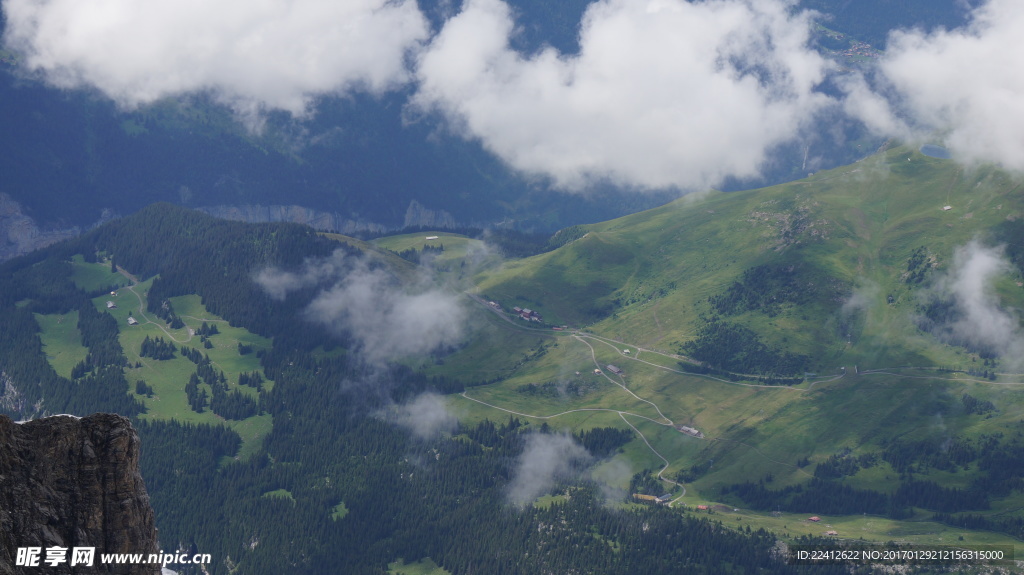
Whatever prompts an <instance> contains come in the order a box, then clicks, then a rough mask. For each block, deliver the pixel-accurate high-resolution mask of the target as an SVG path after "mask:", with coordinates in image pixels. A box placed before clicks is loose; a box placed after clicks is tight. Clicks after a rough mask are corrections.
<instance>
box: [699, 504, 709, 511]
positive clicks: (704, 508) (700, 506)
mask: <svg viewBox="0 0 1024 575" xmlns="http://www.w3.org/2000/svg"><path fill="white" fill-rule="evenodd" d="M707 510H708V506H707V505H698V506H697V511H707Z"/></svg>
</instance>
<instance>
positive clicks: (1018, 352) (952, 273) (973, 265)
mask: <svg viewBox="0 0 1024 575" xmlns="http://www.w3.org/2000/svg"><path fill="white" fill-rule="evenodd" d="M1011 269H1012V268H1011V265H1010V263H1009V262H1008V261H1007V260H1006V258H1005V257H1004V256H1003V253H1002V249H1000V248H991V247H987V246H985V245H983V244H982V243H980V242H978V241H977V240H975V241H971V242H969V243H968V244H967V245H965V246H961V247H959V248H957V250H956V252H955V253H954V255H953V261H952V265H951V266H950V268H949V270H948V271H947V272H946V273H945V274H943V275H941V276H939V277H938V278H936V281H935V284H934V286H933V287H932V290H931V292H930V295H931V296H932V297H933V298H938V299H939V300H940V301H942V300H945V301H950V300H951V301H952V304H953V305H954V308H953V312H954V313H953V314H952V315H951V318H950V319H949V321H947V322H945V323H940V324H939V325H937V326H935V330H936V333H937V335H939V337H941V338H943V339H945V340H946V341H949V342H950V343H955V344H961V345H966V346H968V347H971V348H975V349H982V350H987V351H991V352H994V353H996V354H998V355H999V356H1000V357H1001V358H1002V360H1003V362H1004V363H1006V364H1008V365H1011V366H1014V367H1018V368H1019V367H1022V366H1024V365H1022V364H1024V331H1022V330H1021V326H1020V319H1019V318H1018V317H1017V316H1016V315H1014V314H1013V313H1011V312H1010V311H1008V310H1006V309H1004V308H1003V307H1002V306H1000V305H999V298H998V296H997V295H996V293H995V291H994V286H993V282H994V280H995V279H996V278H997V277H999V276H1000V275H1003V274H1006V273H1008V272H1010V271H1011Z"/></svg>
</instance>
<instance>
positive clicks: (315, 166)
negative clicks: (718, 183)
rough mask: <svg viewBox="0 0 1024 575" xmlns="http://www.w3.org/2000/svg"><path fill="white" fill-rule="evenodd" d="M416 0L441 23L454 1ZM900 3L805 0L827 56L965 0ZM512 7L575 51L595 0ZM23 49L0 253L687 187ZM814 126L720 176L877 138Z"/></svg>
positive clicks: (6, 119) (380, 224)
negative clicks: (565, 179)
mask: <svg viewBox="0 0 1024 575" xmlns="http://www.w3.org/2000/svg"><path fill="white" fill-rule="evenodd" d="M422 4H423V12H424V14H425V16H426V17H427V18H428V19H430V20H431V22H432V24H433V26H434V27H435V28H437V29H440V27H441V25H442V24H443V23H444V21H445V18H447V17H450V16H451V15H452V13H453V12H452V10H454V9H456V8H458V6H453V5H450V4H448V3H444V2H426V3H422ZM891 4H893V3H891V2H872V3H870V4H865V3H850V2H840V1H838V0H828V1H822V0H814V1H811V0H807V1H805V2H802V3H800V5H801V7H807V8H814V9H816V10H820V11H821V12H822V13H823V14H824V16H823V17H822V18H823V21H824V22H825V23H826V24H827V25H828V26H829V28H830V29H833V30H837V31H839V32H844V33H846V34H847V35H848V36H849V38H847V36H843V35H842V34H839V35H838V36H836V35H835V34H834V33H830V35H822V34H818V35H817V38H816V40H815V41H816V42H818V43H820V44H821V46H820V48H821V49H822V50H823V51H825V52H827V53H829V54H833V55H836V54H841V53H842V52H843V51H844V50H846V49H847V48H849V47H850V46H851V44H850V39H851V38H852V39H854V40H857V41H862V42H863V41H867V42H869V43H872V44H874V45H875V48H884V40H885V35H886V34H887V32H888V31H889V30H892V29H893V28H896V27H910V26H922V27H934V26H947V27H953V26H956V25H959V24H962V23H963V22H964V20H965V18H966V11H965V10H963V9H962V7H960V5H961V4H962V3H958V2H953V1H952V0H948V1H944V2H900V3H898V4H899V6H898V8H899V9H898V10H896V9H894V8H896V7H897V6H892V5H891ZM512 5H513V7H514V9H515V11H516V14H517V17H518V19H519V21H520V23H521V30H520V32H519V33H517V34H515V35H514V37H513V38H512V43H513V46H514V47H515V48H516V49H517V50H520V51H521V52H522V53H523V54H534V53H536V52H537V51H539V50H540V49H542V48H543V47H545V46H551V47H554V48H557V49H558V50H560V51H561V52H562V53H563V54H566V55H568V54H574V53H576V52H578V49H579V47H578V33H579V28H580V21H581V18H582V16H583V13H584V11H585V10H586V8H587V7H588V5H589V3H587V2H568V3H561V4H559V5H558V6H556V7H552V6H549V5H547V4H545V3H541V2H535V1H532V0H530V1H527V0H520V1H518V2H513V3H512ZM4 24H5V22H4V21H0V28H2V27H3V26H4ZM837 57H840V56H837ZM20 59H21V56H19V55H18V54H17V53H15V52H12V51H7V50H3V51H0V109H2V110H3V113H2V114H0V134H2V136H0V171H2V172H3V173H4V174H5V178H4V181H3V183H2V185H0V194H5V196H4V197H5V198H6V199H5V201H4V203H5V204H10V203H11V202H14V204H11V205H16V206H17V209H16V210H14V211H10V210H7V209H4V214H2V215H6V213H7V212H10V213H11V214H14V215H16V216H17V217H14V218H13V219H11V218H2V217H0V239H3V240H4V242H3V243H4V244H9V245H8V246H5V245H2V244H0V256H2V257H10V255H11V254H16V253H25V250H27V249H28V248H30V247H32V246H39V245H41V244H42V243H45V242H47V241H55V240H56V239H57V238H59V237H64V236H66V235H68V234H74V233H80V231H81V230H85V229H88V228H90V227H91V226H94V225H96V224H97V223H100V222H102V221H104V220H105V219H108V218H109V217H110V216H111V215H113V214H128V213H133V212H135V211H137V210H139V209H141V208H142V207H144V206H146V205H148V204H151V203H153V202H158V201H165V202H174V203H178V204H180V205H183V206H188V207H198V208H203V209H207V210H209V211H210V212H211V213H216V214H233V217H238V218H244V219H246V220H247V221H257V220H258V221H277V220H276V219H275V218H283V217H288V218H289V219H288V221H301V222H302V223H309V224H311V225H315V226H329V227H318V229H321V230H324V231H328V230H334V231H341V232H349V233H352V232H356V231H365V230H370V231H375V232H376V231H379V230H396V229H400V228H402V227H407V226H410V225H438V224H445V225H447V226H449V227H451V226H452V225H455V226H460V227H485V228H486V227H511V228H514V229H518V230H521V231H539V232H548V233H550V232H553V231H555V230H557V229H559V228H563V227H567V226H569V225H574V224H582V223H590V222H594V221H600V220H605V219H609V218H613V217H617V216H621V215H625V214H627V213H631V212H635V211H639V210H643V209H648V208H651V207H654V206H657V205H660V204H662V203H664V202H665V201H668V200H670V199H672V198H673V197H677V196H678V194H679V191H678V190H673V189H663V190H659V191H656V192H652V193H648V194H636V193H634V192H633V191H632V190H629V189H627V188H628V186H615V185H612V184H610V183H607V182H597V183H594V184H592V185H589V186H588V188H589V189H588V193H587V194H565V193H562V191H559V190H556V189H554V188H553V186H552V185H551V183H550V182H549V181H547V180H546V179H545V178H543V177H539V176H532V175H524V174H522V173H519V172H517V171H516V170H515V169H513V168H511V167H510V166H508V165H506V164H505V163H503V162H502V161H501V160H499V159H498V158H496V157H495V156H494V155H493V154H492V153H491V152H490V151H488V150H487V149H486V148H485V146H484V145H482V144H481V143H480V142H477V141H472V140H466V139H463V138H461V137H459V136H458V135H457V133H456V132H458V130H457V129H456V128H455V127H452V126H448V125H447V124H446V123H445V122H444V121H443V120H441V119H439V118H436V117H431V116H429V115H427V116H425V117H415V118H414V117H411V115H410V114H409V111H408V110H407V108H408V100H409V98H410V95H411V93H412V91H414V89H413V88H407V89H404V90H398V91H393V92H389V93H386V94H383V95H373V96H371V95H367V94H364V93H359V92H357V93H354V94H350V95H323V96H321V97H319V98H318V99H317V102H316V106H315V114H312V113H311V114H310V115H308V116H307V117H301V118H293V117H290V116H289V115H288V114H287V113H284V112H270V113H268V114H267V115H266V117H265V118H264V122H263V124H262V126H261V128H260V129H259V130H254V129H250V128H249V127H246V126H245V125H243V123H242V122H241V121H239V118H238V117H237V115H236V114H235V113H234V112H232V111H231V110H230V109H229V108H228V107H226V106H224V105H222V104H220V103H218V102H216V101H215V100H214V99H213V98H211V97H209V96H208V95H185V96H181V97H178V98H168V99H164V100H161V101H159V102H156V103H152V104H149V105H146V106H142V107H139V108H137V109H127V108H119V107H118V106H116V105H115V104H114V103H113V102H112V101H110V100H108V99H106V98H104V97H102V96H101V95H99V94H98V93H95V92H89V91H87V90H60V89H55V88H50V87H47V86H45V85H43V84H41V83H40V82H39V81H38V79H37V78H33V77H27V76H26V75H25V74H24V73H23V72H22V71H20V69H19V62H20ZM826 84H828V83H826ZM822 89H823V90H826V91H827V90H828V88H827V87H823V88H822ZM821 122H822V125H821V130H817V132H819V133H822V134H824V133H826V132H828V131H829V130H831V131H837V133H838V132H841V133H842V135H841V137H840V138H839V140H841V142H840V143H838V144H836V143H828V142H826V141H823V140H827V138H825V139H823V138H820V137H812V138H809V139H806V141H798V142H794V143H790V144H789V145H786V146H783V147H781V148H780V149H779V150H776V151H775V157H774V158H773V159H772V160H771V161H768V162H765V165H764V166H762V168H763V170H764V174H763V175H764V177H763V178H755V179H753V180H749V181H747V180H745V181H734V180H732V179H727V181H725V182H724V183H723V184H722V185H723V186H724V187H725V188H726V189H741V188H744V187H748V188H749V187H752V186H761V185H765V184H766V183H777V182H782V181H788V180H792V179H794V178H797V177H802V176H803V175H804V174H806V173H807V169H806V165H807V163H808V157H809V156H810V159H811V161H812V163H819V164H820V163H823V164H825V165H829V166H834V165H838V164H842V163H847V162H849V161H853V160H854V159H856V158H859V157H862V156H863V155H864V150H867V149H869V148H871V147H874V146H875V145H877V138H875V137H873V136H870V135H868V134H866V133H865V131H864V129H863V127H859V126H855V125H853V124H851V123H848V122H839V121H837V120H836V119H835V118H831V117H830V118H825V119H823V120H821ZM416 206H421V207H422V209H419V208H416ZM281 212H288V213H289V215H288V216H283V215H281ZM428 214H436V216H437V217H429V216H428ZM423 216H427V217H423ZM25 218H28V219H27V220H26V219H25ZM5 220H9V221H5Z"/></svg>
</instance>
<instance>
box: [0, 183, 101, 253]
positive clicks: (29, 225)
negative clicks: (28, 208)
mask: <svg viewBox="0 0 1024 575" xmlns="http://www.w3.org/2000/svg"><path fill="white" fill-rule="evenodd" d="M81 232H82V230H81V229H80V228H78V227H77V226H76V227H71V228H67V229H49V230H44V229H40V228H39V226H38V225H37V224H36V222H35V220H33V219H32V218H31V217H29V216H27V215H25V214H24V213H23V212H22V209H21V204H19V203H18V202H16V201H14V200H13V199H11V197H10V196H8V195H7V194H0V261H4V260H9V259H11V258H13V257H17V256H20V255H23V254H27V253H29V252H31V251H34V250H37V249H39V248H45V247H46V246H48V245H50V244H53V243H57V242H59V241H61V240H64V239H67V238H73V237H75V236H77V235H78V234H80V233H81Z"/></svg>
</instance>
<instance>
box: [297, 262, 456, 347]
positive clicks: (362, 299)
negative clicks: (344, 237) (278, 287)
mask: <svg viewBox="0 0 1024 575" xmlns="http://www.w3.org/2000/svg"><path fill="white" fill-rule="evenodd" d="M306 316H307V317H308V318H309V319H310V320H312V321H316V322H319V323H323V324H325V325H327V326H328V327H331V328H333V329H335V330H337V331H339V332H344V333H346V334H347V335H348V336H349V337H350V338H351V339H352V340H353V341H354V342H355V344H356V351H357V352H358V353H359V354H360V356H361V357H362V358H363V359H364V360H365V361H367V362H368V363H370V364H382V363H385V362H388V361H393V360H396V359H399V358H402V357H405V356H409V355H417V354H422V353H427V352H430V351H432V350H435V349H438V348H443V347H447V346H451V345H455V344H457V343H459V341H460V340H461V339H462V335H463V326H464V324H465V319H466V314H465V310H464V309H463V307H462V306H461V305H460V304H459V302H458V299H457V298H456V296H455V295H454V294H452V293H449V292H447V291H444V290H440V289H434V288H429V287H421V286H415V285H412V286H410V285H405V286H403V285H400V284H399V283H398V282H397V281H396V280H395V278H394V277H393V276H391V275H390V274H388V273H387V272H386V271H384V270H382V269H370V268H369V267H368V266H366V265H365V264H364V263H363V262H361V261H360V262H358V265H357V266H356V267H355V269H353V270H352V271H350V272H348V273H347V275H345V276H344V277H343V278H341V279H340V281H338V283H336V284H335V285H334V286H333V287H331V288H329V289H326V290H323V291H322V292H320V293H319V294H317V296H316V297H315V298H314V299H313V301H312V302H311V303H310V304H309V307H308V308H307V309H306Z"/></svg>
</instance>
